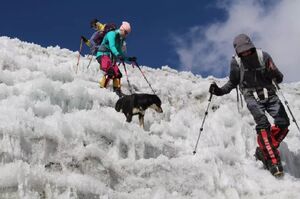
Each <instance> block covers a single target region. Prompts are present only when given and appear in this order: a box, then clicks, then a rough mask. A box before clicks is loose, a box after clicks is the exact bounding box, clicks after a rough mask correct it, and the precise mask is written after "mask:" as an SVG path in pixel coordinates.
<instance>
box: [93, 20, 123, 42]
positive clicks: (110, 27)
mask: <svg viewBox="0 0 300 199" xmlns="http://www.w3.org/2000/svg"><path fill="white" fill-rule="evenodd" d="M116 29H117V26H116V25H115V24H114V23H108V24H105V27H104V30H103V31H102V32H100V31H98V32H97V33H98V34H97V35H96V36H95V38H94V42H95V44H96V46H99V45H100V44H101V43H102V40H103V38H104V36H105V35H106V33H108V32H110V31H113V30H116Z"/></svg>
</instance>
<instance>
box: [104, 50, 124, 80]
mask: <svg viewBox="0 0 300 199" xmlns="http://www.w3.org/2000/svg"><path fill="white" fill-rule="evenodd" d="M100 69H101V70H103V71H104V72H105V73H106V74H107V73H109V70H113V73H114V77H115V78H121V73H120V70H119V67H118V65H117V63H116V62H115V61H114V62H112V60H111V59H110V57H109V56H108V55H102V56H101V59H100Z"/></svg>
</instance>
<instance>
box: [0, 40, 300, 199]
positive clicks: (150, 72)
mask: <svg viewBox="0 0 300 199" xmlns="http://www.w3.org/2000/svg"><path fill="white" fill-rule="evenodd" d="M77 53H78V52H72V51H69V50H67V49H60V48H59V47H48V48H42V47H40V46H39V45H35V44H30V43H25V42H21V41H19V40H18V39H10V38H8V37H0V67H1V71H0V81H1V84H0V162H1V163H0V198H28V199H36V198H53V199H63V198H86V199H91V198H101V199H111V198H112V199H115V198H116V199H127V198H128V199H148V198H149V199H150V198H151V199H165V198H174V199H187V198H204V199H210V198H218V199H219V198H220V199H225V198H228V199H238V198H245V199H257V198H272V199H274V198H300V194H299V193H300V133H299V132H298V130H297V128H296V127H295V125H294V123H292V124H291V128H290V133H289V134H288V136H287V138H286V139H285V141H284V142H283V143H282V144H281V147H280V151H281V154H282V159H283V163H284V171H285V172H286V175H285V176H284V178H283V179H280V180H278V179H275V178H274V177H273V176H271V175H270V174H269V172H268V171H266V170H264V169H263V168H262V164H261V163H260V162H256V161H255V158H254V157H253V154H254V151H255V148H256V135H255V131H254V126H255V125H254V121H253V119H252V117H251V115H250V114H249V112H248V110H247V108H245V107H244V108H243V109H242V111H241V113H238V111H237V108H236V93H235V92H234V91H232V92H231V94H229V95H226V96H223V97H213V100H212V104H211V108H210V109H209V113H208V117H207V119H206V122H205V125H204V130H203V132H202V135H201V138H200V141H199V145H198V149H197V153H196V155H193V154H192V152H193V150H194V147H195V144H196V140H197V136H198V133H199V128H200V125H201V122H202V119H203V117H204V113H205V109H206V107H207V104H208V101H207V100H208V97H209V94H208V92H207V91H208V87H209V84H210V83H211V82H212V80H214V78H213V77H208V78H205V79H204V78H201V77H200V76H194V75H193V74H192V73H189V72H178V71H176V70H173V69H171V68H169V67H167V66H165V67H162V68H161V69H152V68H149V67H144V66H143V67H141V68H142V70H143V71H144V73H145V75H146V77H147V78H148V80H149V82H150V83H151V84H152V87H153V88H154V89H155V90H156V91H157V93H158V95H159V97H160V98H161V100H162V103H163V104H162V108H163V110H164V112H163V113H162V114H159V113H156V112H154V111H152V110H147V113H146V117H145V128H146V130H145V131H144V130H142V129H141V128H140V127H139V125H138V119H137V118H136V117H134V119H133V122H132V123H126V122H125V117H124V115H123V114H121V113H117V112H116V111H115V110H114V104H115V102H116V101H117V99H118V97H117V96H116V95H115V94H114V93H113V92H112V88H111V87H109V88H108V89H100V88H99V87H98V83H97V82H98V80H99V79H100V77H101V75H102V74H101V72H100V71H98V63H97V62H96V61H95V60H94V61H93V62H92V64H91V66H90V67H89V69H87V68H86V66H87V65H88V61H89V60H88V58H87V57H82V58H81V61H80V65H79V71H78V73H77V74H75V72H74V71H75V69H76V61H77V55H78V54H77ZM141 59H142V58H141ZM141 62H142V61H141ZM199 67H200V66H199ZM121 70H122V71H123V67H121ZM127 70H128V74H129V80H130V82H131V84H132V85H133V86H134V88H135V91H136V92H145V93H151V89H150V88H149V86H148V84H147V82H146V81H145V80H144V79H143V77H142V75H141V73H140V71H139V70H138V69H137V68H132V67H131V66H130V65H127ZM123 74H124V72H123ZM216 81H218V84H219V85H222V84H223V83H225V81H226V79H218V80H216ZM299 86H300V83H291V84H283V85H282V89H283V92H284V94H285V97H286V98H287V100H288V101H289V103H290V106H291V108H292V110H293V112H294V115H295V117H296V119H297V121H300V100H299V95H300V89H299ZM123 91H124V92H125V93H129V91H128V87H127V82H126V77H125V74H124V78H123Z"/></svg>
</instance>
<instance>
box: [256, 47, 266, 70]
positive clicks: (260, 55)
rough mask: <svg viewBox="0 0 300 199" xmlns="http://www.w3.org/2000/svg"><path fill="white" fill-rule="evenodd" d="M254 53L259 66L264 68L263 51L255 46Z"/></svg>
mask: <svg viewBox="0 0 300 199" xmlns="http://www.w3.org/2000/svg"><path fill="white" fill-rule="evenodd" d="M256 53H257V56H258V61H259V63H260V65H261V67H262V68H265V67H266V66H265V62H264V57H263V51H262V50H261V49H260V48H257V49H256Z"/></svg>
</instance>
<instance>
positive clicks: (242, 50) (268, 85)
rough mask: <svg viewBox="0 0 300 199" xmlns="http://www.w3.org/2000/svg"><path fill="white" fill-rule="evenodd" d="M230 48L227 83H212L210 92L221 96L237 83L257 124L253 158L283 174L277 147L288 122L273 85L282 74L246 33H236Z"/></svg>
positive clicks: (286, 129) (275, 173) (285, 131)
mask: <svg viewBox="0 0 300 199" xmlns="http://www.w3.org/2000/svg"><path fill="white" fill-rule="evenodd" d="M233 47H234V49H235V51H236V55H234V56H233V58H232V60H231V68H230V75H229V80H228V82H227V83H226V84H225V85H224V86H222V87H221V88H220V87H218V86H217V84H216V83H212V84H211V85H210V88H209V92H210V93H211V94H214V95H216V96H222V95H224V94H228V93H229V92H230V91H231V90H232V89H234V88H236V87H237V86H239V88H240V91H241V93H242V94H243V96H244V99H245V102H246V103H247V107H248V109H249V111H250V113H251V114H252V116H253V118H254V120H255V123H256V132H257V143H258V147H257V148H256V151H255V157H256V159H258V160H260V161H262V162H263V164H264V167H265V168H266V169H268V170H269V171H270V172H271V174H272V175H274V176H275V177H279V176H282V175H283V167H282V164H281V160H280V154H279V151H278V147H279V145H280V143H281V142H282V140H283V139H284V138H285V137H286V135H287V133H288V131H289V130H288V126H289V125H290V121H289V117H288V115H287V113H286V111H285V108H284V106H283V104H282V102H281V101H280V99H279V97H278V96H277V94H276V85H278V83H281V82H282V80H283V75H282V73H281V72H280V71H279V70H278V68H277V67H276V65H275V64H274V62H273V60H272V58H271V56H270V55H269V54H268V53H267V52H264V51H262V50H261V49H258V48H256V47H255V46H254V45H253V43H252V41H251V40H250V38H249V37H248V36H247V35H245V34H239V35H238V36H236V37H235V38H234V41H233ZM265 112H268V113H269V115H270V116H272V117H273V118H274V125H271V124H270V122H269V121H268V118H267V116H266V114H265Z"/></svg>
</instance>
